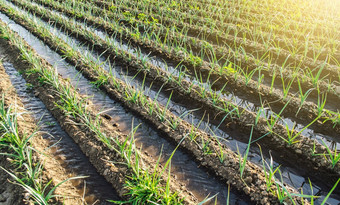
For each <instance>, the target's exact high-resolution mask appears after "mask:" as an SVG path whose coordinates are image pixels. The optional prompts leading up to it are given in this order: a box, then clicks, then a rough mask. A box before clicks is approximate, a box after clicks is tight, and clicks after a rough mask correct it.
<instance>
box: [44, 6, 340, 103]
mask: <svg viewBox="0 0 340 205" xmlns="http://www.w3.org/2000/svg"><path fill="white" fill-rule="evenodd" d="M52 4H53V3H52ZM45 5H49V4H45ZM53 7H54V8H57V9H58V10H61V11H64V12H66V13H67V14H68V15H72V16H77V17H78V18H86V19H88V16H89V15H91V14H87V15H84V13H79V12H77V14H75V13H74V11H73V10H72V11H70V10H69V9H67V8H65V7H63V8H61V7H60V6H58V5H56V4H54V6H53ZM101 13H102V12H100V14H101ZM97 15H99V13H97ZM115 15H116V14H115ZM111 16H113V15H111ZM90 21H91V20H90ZM91 22H93V21H91ZM97 22H105V20H103V19H101V20H100V19H98V21H97ZM119 22H122V19H120V20H119ZM124 22H125V23H128V24H130V23H131V22H130V21H124ZM136 22H137V24H136V25H140V26H142V25H143V23H141V22H140V21H138V20H137V21H136ZM94 24H95V25H97V26H98V25H101V27H102V28H103V27H104V28H106V29H108V30H110V27H108V25H110V24H108V23H106V27H105V26H103V23H94ZM111 25H112V24H111ZM140 26H139V27H140ZM145 26H146V25H143V27H144V28H145ZM143 30H145V29H143ZM143 30H142V31H141V32H140V31H137V32H136V30H135V29H133V30H131V31H130V35H132V36H134V38H137V39H138V38H141V37H143V36H144V38H146V39H148V40H150V37H151V38H154V39H156V40H158V41H159V42H158V44H159V45H160V46H159V47H164V45H163V44H168V45H169V47H175V49H176V50H180V52H184V53H186V56H187V58H189V57H190V59H191V60H192V61H193V62H192V64H193V65H197V64H201V63H202V59H204V58H208V61H209V63H210V64H211V66H212V67H216V64H217V63H222V64H223V65H224V66H223V65H222V66H221V67H220V69H219V70H221V69H223V68H228V66H231V68H232V69H234V70H235V71H237V72H238V73H241V74H243V75H245V77H246V78H247V79H251V78H254V76H257V73H258V74H259V76H262V75H263V74H264V75H266V77H268V76H269V79H272V85H274V84H277V83H278V84H279V85H280V87H281V88H283V90H284V91H286V92H287V90H289V89H290V88H298V87H299V84H300V83H301V84H302V85H303V87H304V88H306V90H308V89H311V88H315V89H319V88H318V87H320V88H321V90H323V91H327V90H329V89H331V90H333V89H335V90H337V87H336V86H335V87H334V85H332V86H330V84H329V83H327V82H323V81H322V79H323V80H324V78H328V80H329V79H333V80H334V81H338V80H337V77H336V76H339V75H338V73H337V72H338V71H337V70H336V69H331V70H328V69H327V66H326V64H325V63H323V64H321V65H315V66H316V68H320V69H310V68H308V69H302V68H299V67H296V68H295V69H294V70H293V71H290V70H289V69H288V70H287V69H286V68H285V67H287V66H283V67H280V66H278V65H276V64H275V63H274V62H271V60H268V61H269V62H268V63H262V62H261V59H266V57H263V56H262V57H258V58H259V59H257V58H254V57H252V56H251V55H249V54H248V55H247V54H246V53H245V52H244V50H242V49H238V50H237V49H236V51H233V49H230V48H229V49H226V48H223V47H220V46H213V45H211V44H209V43H207V42H205V41H200V40H198V39H195V38H191V37H188V36H186V34H185V35H178V34H176V33H174V32H173V31H172V30H159V31H157V27H155V26H152V27H151V28H150V30H151V31H152V32H151V34H150V33H146V34H144V35H143V33H142V32H143ZM155 30H156V32H155ZM111 31H112V29H111ZM120 33H121V32H120ZM141 35H143V36H141ZM230 40H231V39H230ZM231 41H233V40H231ZM181 47H182V48H183V47H184V48H189V52H188V51H186V50H185V49H179V48H181ZM163 50H164V49H163ZM254 50H256V49H254ZM226 53H227V54H228V55H229V57H227V58H226V57H225V56H226ZM193 54H194V55H193ZM220 57H222V58H220ZM223 59H224V60H223ZM281 61H282V62H283V64H284V65H286V64H287V65H289V63H288V59H286V60H285V59H281ZM228 64H229V65H228ZM267 67H269V68H268V69H265V68H267ZM288 67H289V66H288ZM300 67H301V66H300ZM246 68H247V69H246ZM286 72H288V73H287V74H285V75H286V78H287V79H282V76H280V75H279V73H286ZM299 72H300V74H298V73H299ZM301 72H302V73H301ZM289 73H291V74H289ZM321 73H324V74H321ZM301 76H303V77H301ZM330 76H333V77H330ZM334 76H335V77H334ZM296 78H300V80H296ZM275 79H276V82H275V83H274V84H273V82H274V80H275ZM282 80H284V81H285V82H281V81H282ZM277 81H279V82H277ZM297 81H299V82H297ZM258 82H259V83H263V77H259V78H258ZM286 88H289V89H286ZM295 91H298V90H295ZM335 92H337V91H335ZM333 93H334V91H333V92H330V95H328V97H329V98H331V99H332V98H333V97H332V96H333V95H337V94H333ZM314 94H316V93H314ZM314 94H313V92H312V95H314ZM312 95H311V96H312ZM314 97H317V96H315V95H314ZM334 97H335V96H334ZM335 98H337V97H335Z"/></svg>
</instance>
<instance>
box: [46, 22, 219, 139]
mask: <svg viewBox="0 0 340 205" xmlns="http://www.w3.org/2000/svg"><path fill="white" fill-rule="evenodd" d="M63 26H66V25H63ZM75 28H76V29H79V28H77V27H75ZM74 32H75V31H74ZM44 34H45V35H46V33H44ZM77 36H81V38H85V37H86V36H84V35H81V32H80V31H79V33H77ZM45 40H46V39H45ZM92 40H93V39H92ZM97 45H101V44H97ZM59 46H60V45H58V48H59ZM70 55H71V54H70ZM121 56H123V55H121ZM116 57H117V54H116ZM74 59H83V58H81V57H79V56H76V57H74ZM69 60H70V61H71V60H72V59H69ZM130 61H132V62H133V61H134V60H130ZM132 64H134V63H132ZM135 64H137V67H139V66H138V64H139V65H140V62H139V63H138V62H137V63H135ZM77 65H81V62H77ZM92 67H94V66H92ZM99 73H101V72H99ZM104 74H105V72H104ZM102 76H104V75H102ZM106 76H108V75H107V74H106ZM98 79H99V78H94V79H93V80H94V81H97V80H98ZM104 79H105V78H104ZM103 82H104V84H105V80H104V81H103ZM102 86H103V87H105V85H102ZM118 87H121V86H118ZM127 87H128V86H127ZM193 88H194V87H193ZM115 89H118V88H117V87H116V88H115ZM134 96H136V95H134ZM137 96H139V93H138V95H137ZM143 100H144V99H143ZM142 105H144V106H145V104H142ZM147 107H150V106H147ZM151 107H154V106H151ZM157 107H158V106H157ZM169 121H172V120H169ZM175 121H177V120H175ZM215 145H216V144H215Z"/></svg>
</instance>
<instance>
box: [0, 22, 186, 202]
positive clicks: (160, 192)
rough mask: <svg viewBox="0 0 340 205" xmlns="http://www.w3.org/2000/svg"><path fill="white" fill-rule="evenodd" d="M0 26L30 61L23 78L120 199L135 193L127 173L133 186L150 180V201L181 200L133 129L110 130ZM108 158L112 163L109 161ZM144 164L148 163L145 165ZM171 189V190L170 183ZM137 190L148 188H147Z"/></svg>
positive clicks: (85, 104)
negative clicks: (126, 131) (148, 157)
mask: <svg viewBox="0 0 340 205" xmlns="http://www.w3.org/2000/svg"><path fill="white" fill-rule="evenodd" d="M1 29H2V30H1V31H2V34H3V37H6V38H7V39H9V40H10V41H11V44H13V46H15V47H16V48H14V49H20V51H17V53H19V54H20V55H22V56H23V58H24V59H25V60H26V61H28V62H29V64H30V65H29V66H28V67H27V68H23V69H24V70H22V71H23V72H24V73H25V74H24V77H25V78H26V80H27V82H29V83H31V84H32V85H33V86H34V87H35V89H37V90H38V93H39V97H40V98H41V99H42V101H43V102H44V104H45V105H46V107H47V108H48V109H49V110H50V112H52V113H53V115H54V116H55V117H56V118H57V120H58V121H59V123H60V125H61V126H62V127H63V129H65V130H66V131H67V133H68V134H69V135H70V136H71V137H73V138H74V140H75V141H76V142H78V143H79V146H80V147H81V149H82V150H83V152H84V153H86V155H88V157H89V158H90V161H91V162H92V163H93V164H94V166H96V168H97V169H98V171H99V172H100V173H102V174H103V175H104V176H105V178H106V179H107V180H108V181H109V182H111V183H112V185H113V186H114V187H115V188H116V190H117V191H118V193H119V195H120V196H121V197H122V198H123V199H134V198H133V197H136V196H135V195H133V194H131V195H129V196H126V195H125V194H126V193H128V192H129V191H130V190H133V188H134V187H129V189H125V188H123V186H125V185H124V184H125V183H126V181H125V180H126V179H127V178H126V177H127V176H130V177H131V181H130V182H131V183H132V184H135V186H137V187H138V186H139V184H141V183H152V184H151V185H152V186H150V188H152V189H153V190H154V191H155V192H154V193H149V194H151V198H150V200H151V201H153V200H155V201H159V200H160V201H164V202H165V201H168V203H170V204H172V203H180V202H181V201H182V199H181V198H182V197H177V194H176V193H174V194H173V193H171V192H170V190H169V188H170V187H169V181H166V180H165V181H164V180H163V179H164V178H163V174H164V171H163V173H162V172H160V171H159V170H158V167H157V166H158V164H157V163H153V164H152V163H150V162H147V161H146V160H145V158H143V157H142V155H141V154H139V151H138V149H137V148H136V147H135V145H134V137H133V133H134V132H135V129H134V130H133V132H132V133H131V134H130V135H129V136H126V135H123V134H121V133H117V131H114V130H112V127H111V128H110V125H108V124H107V123H105V119H104V118H103V117H101V115H100V112H96V111H95V110H93V105H91V102H90V100H88V97H86V96H79V94H77V93H76V91H75V90H74V89H73V88H72V87H71V86H70V84H69V83H68V82H67V81H65V80H64V79H62V78H61V77H60V76H58V73H57V72H56V70H55V69H54V68H52V67H51V66H50V65H48V64H47V63H46V62H44V60H42V59H41V58H40V57H39V56H38V55H37V54H36V53H35V52H34V51H33V50H31V49H30V48H29V46H27V45H26V44H25V42H24V41H23V40H22V39H21V38H20V37H18V36H17V35H16V34H14V33H13V32H12V31H10V29H9V28H8V27H7V26H6V25H4V24H2V25H1ZM84 99H85V100H84ZM103 130H105V131H103ZM111 161H113V162H116V163H114V164H113V163H111ZM145 164H148V165H150V166H151V165H152V166H151V167H150V168H147V167H145V166H144V165H145ZM164 169H165V168H164ZM152 170H155V171H156V170H157V172H155V173H153V174H152V172H151V171H152ZM147 172H150V174H147ZM163 185H164V187H163ZM171 190H173V189H172V185H171ZM140 191H141V192H142V193H147V192H148V190H140ZM143 191H144V192H143ZM137 197H138V195H137ZM137 200H138V199H137ZM188 200H189V199H186V203H189V202H188Z"/></svg>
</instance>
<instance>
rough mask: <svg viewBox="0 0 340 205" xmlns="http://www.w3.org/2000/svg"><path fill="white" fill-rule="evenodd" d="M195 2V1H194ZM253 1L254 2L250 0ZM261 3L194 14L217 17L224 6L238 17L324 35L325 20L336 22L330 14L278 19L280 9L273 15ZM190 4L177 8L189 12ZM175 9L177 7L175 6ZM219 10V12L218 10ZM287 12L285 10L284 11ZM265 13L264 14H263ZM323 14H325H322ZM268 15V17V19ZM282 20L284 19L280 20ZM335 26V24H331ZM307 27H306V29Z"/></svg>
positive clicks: (201, 5) (325, 29) (327, 30)
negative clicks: (241, 7) (317, 16)
mask: <svg viewBox="0 0 340 205" xmlns="http://www.w3.org/2000/svg"><path fill="white" fill-rule="evenodd" d="M187 2H188V1H187ZM195 3H197V2H195ZM252 3H254V2H252ZM260 5H261V4H257V5H256V4H253V5H251V6H248V7H247V8H243V9H241V10H238V9H237V8H228V7H229V5H227V7H225V6H222V7H221V6H218V7H213V8H214V9H217V11H216V10H215V11H206V10H204V9H203V11H202V10H198V11H197V12H196V13H195V14H196V15H200V16H202V17H204V16H213V17H218V15H216V14H217V13H220V12H221V10H224V9H225V8H227V10H225V11H224V12H228V11H229V12H234V13H235V12H236V14H234V15H237V16H238V17H240V18H245V19H248V18H255V19H257V20H259V19H261V20H266V21H269V22H272V23H274V24H276V25H280V26H282V27H285V28H288V29H291V30H301V28H303V30H307V32H311V33H316V34H317V35H324V34H327V33H329V32H331V31H332V30H331V31H330V30H329V27H324V25H325V22H327V24H328V23H329V22H336V21H335V19H334V15H333V16H332V17H333V18H330V19H327V20H324V21H322V20H320V18H315V17H311V19H309V20H306V19H308V18H306V16H305V15H304V16H303V18H300V19H288V21H286V19H285V18H284V19H280V16H281V15H282V13H281V12H280V11H278V13H275V15H273V14H272V13H270V12H268V8H266V9H267V10H266V11H264V12H261V9H262V6H260ZM190 6H192V7H194V8H195V6H194V5H192V3H189V4H187V6H186V7H185V8H179V9H182V12H184V13H186V12H190V10H192V9H191V8H190ZM196 6H198V7H200V8H209V7H207V6H206V5H205V4H200V3H198V5H196ZM176 9H177V8H176ZM219 11H220V12H219ZM286 13H287V12H286ZM264 14H266V15H264ZM321 16H322V15H321ZM323 16H325V15H323ZM268 17H269V19H268ZM315 19H317V20H318V21H315ZM282 20H284V21H282ZM310 22H313V24H310ZM306 25H312V26H306ZM333 25H335V26H336V24H333ZM306 28H307V29H306ZM336 30H337V28H336V27H333V31H336Z"/></svg>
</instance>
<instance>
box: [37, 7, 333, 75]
mask: <svg viewBox="0 0 340 205" xmlns="http://www.w3.org/2000/svg"><path fill="white" fill-rule="evenodd" d="M38 2H40V3H43V4H44V5H45V6H51V5H50V4H49V3H47V2H44V1H40V0H39V1H38ZM52 4H53V3H52ZM53 5H56V4H55V3H54V4H53ZM106 6H107V7H109V6H110V5H106ZM57 9H59V10H61V11H62V12H65V9H61V8H60V7H57ZM92 9H93V8H92ZM91 11H92V12H94V13H95V15H97V16H98V15H99V16H100V15H101V14H102V12H98V11H97V10H91ZM95 11H96V12H95ZM109 13H111V12H110V11H106V15H108V14H109ZM68 14H69V15H70V14H71V15H73V16H77V17H79V16H80V18H81V16H82V15H81V14H80V15H79V14H77V15H75V13H74V12H69V13H68ZM109 16H110V17H111V18H114V19H117V18H118V17H117V13H115V14H114V15H112V14H111V15H110V14H109ZM135 16H136V19H138V18H137V16H139V15H137V14H136V15H135ZM164 18H166V17H164ZM118 19H119V21H120V22H123V19H126V20H124V22H125V24H127V25H130V26H131V23H130V21H131V19H128V18H127V17H126V16H124V15H120V17H119V18H118ZM132 20H133V21H135V19H132ZM168 21H172V20H168ZM174 23H175V22H172V23H169V25H174ZM138 24H143V23H142V22H141V21H138ZM145 27H148V26H145V25H144V28H145ZM187 27H188V28H190V26H187ZM195 27H196V28H200V27H199V26H195ZM153 29H155V28H153ZM189 30H190V29H189ZM159 33H160V35H161V33H162V32H159ZM163 33H164V34H163V35H161V36H163V37H164V36H165V37H166V38H171V33H168V31H167V30H166V29H165V30H164V31H163ZM194 33H197V32H194ZM198 33H201V32H198ZM192 37H196V36H195V35H193V36H192ZM172 38H174V37H172ZM185 38H188V37H185ZM185 38H184V37H183V36H182V37H176V36H175V39H177V40H175V39H173V40H175V42H176V41H179V42H180V40H179V39H185ZM167 40H169V39H167ZM173 40H172V41H173ZM212 40H214V41H216V42H215V43H218V42H226V43H227V44H229V45H234V44H235V43H236V42H237V44H238V47H239V46H242V47H246V48H245V50H247V51H250V53H251V52H253V51H254V52H256V53H255V54H256V55H257V56H262V57H261V58H264V57H263V56H264V55H268V56H271V57H270V59H272V58H273V59H274V60H275V59H279V61H280V62H281V64H282V63H283V64H285V65H289V64H296V65H299V66H300V67H301V68H303V67H308V69H309V70H310V71H311V73H313V75H316V73H317V71H314V70H315V69H312V68H318V67H320V65H323V64H324V62H323V61H319V63H312V62H313V60H311V59H309V60H303V61H304V62H305V63H307V64H306V65H304V63H302V64H301V59H303V58H304V57H303V56H300V57H298V58H296V59H295V60H294V58H295V57H292V56H293V55H290V54H289V52H288V51H286V52H285V51H284V50H282V49H281V48H280V51H279V55H278V56H277V57H276V58H275V55H277V53H276V52H274V53H271V52H272V51H270V53H268V50H267V49H265V47H264V46H258V45H257V44H255V43H252V41H249V40H247V41H245V40H243V39H239V40H236V41H235V37H234V36H233V35H230V36H229V37H225V38H224V40H223V39H222V40H216V39H215V38H212ZM163 41H165V40H163ZM196 41H197V39H196V40H195V38H193V39H192V40H190V39H189V40H188V41H187V43H188V46H189V47H195V46H197V45H196V43H193V42H196ZM281 44H282V43H281ZM202 45H204V44H202ZM284 45H286V44H285V43H284ZM254 46H255V47H254ZM203 47H204V46H203ZM270 47H271V46H270ZM281 47H282V45H281ZM201 48H202V46H200V47H199V48H198V49H197V50H198V51H201ZM273 49H274V48H273ZM273 49H270V50H273ZM213 50H214V51H215V52H217V53H230V52H228V51H227V52H223V51H218V50H217V51H216V50H215V49H213ZM220 50H221V49H220ZM222 50H223V49H222ZM259 50H262V51H263V52H262V54H261V53H260V54H259V52H258V51H259ZM274 50H275V49H274ZM284 53H286V54H284ZM198 56H201V55H198ZM224 56H225V54H224V55H223V54H222V55H220V57H224ZM273 56H274V57H273ZM247 58H252V57H250V56H248V57H247ZM217 59H219V58H217ZM264 59H266V58H264ZM230 61H231V62H233V60H230ZM271 61H272V60H270V64H273V63H275V62H271ZM308 62H309V63H308ZM310 63H312V64H313V65H312V64H310ZM243 64H249V62H246V63H243ZM243 64H242V65H243ZM255 67H258V66H255ZM279 67H280V66H279ZM322 69H323V71H324V74H322V76H323V77H326V78H327V76H339V72H338V69H337V68H336V67H335V66H330V67H329V66H328V65H327V66H324V68H322ZM271 70H272V69H269V71H270V72H273V71H271ZM276 70H277V69H276ZM280 70H281V69H280ZM264 73H266V71H264ZM303 75H306V74H304V73H303ZM288 76H291V75H288ZM269 79H271V78H269ZM330 79H331V78H330ZM336 80H338V78H336ZM301 81H302V80H301Z"/></svg>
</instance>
